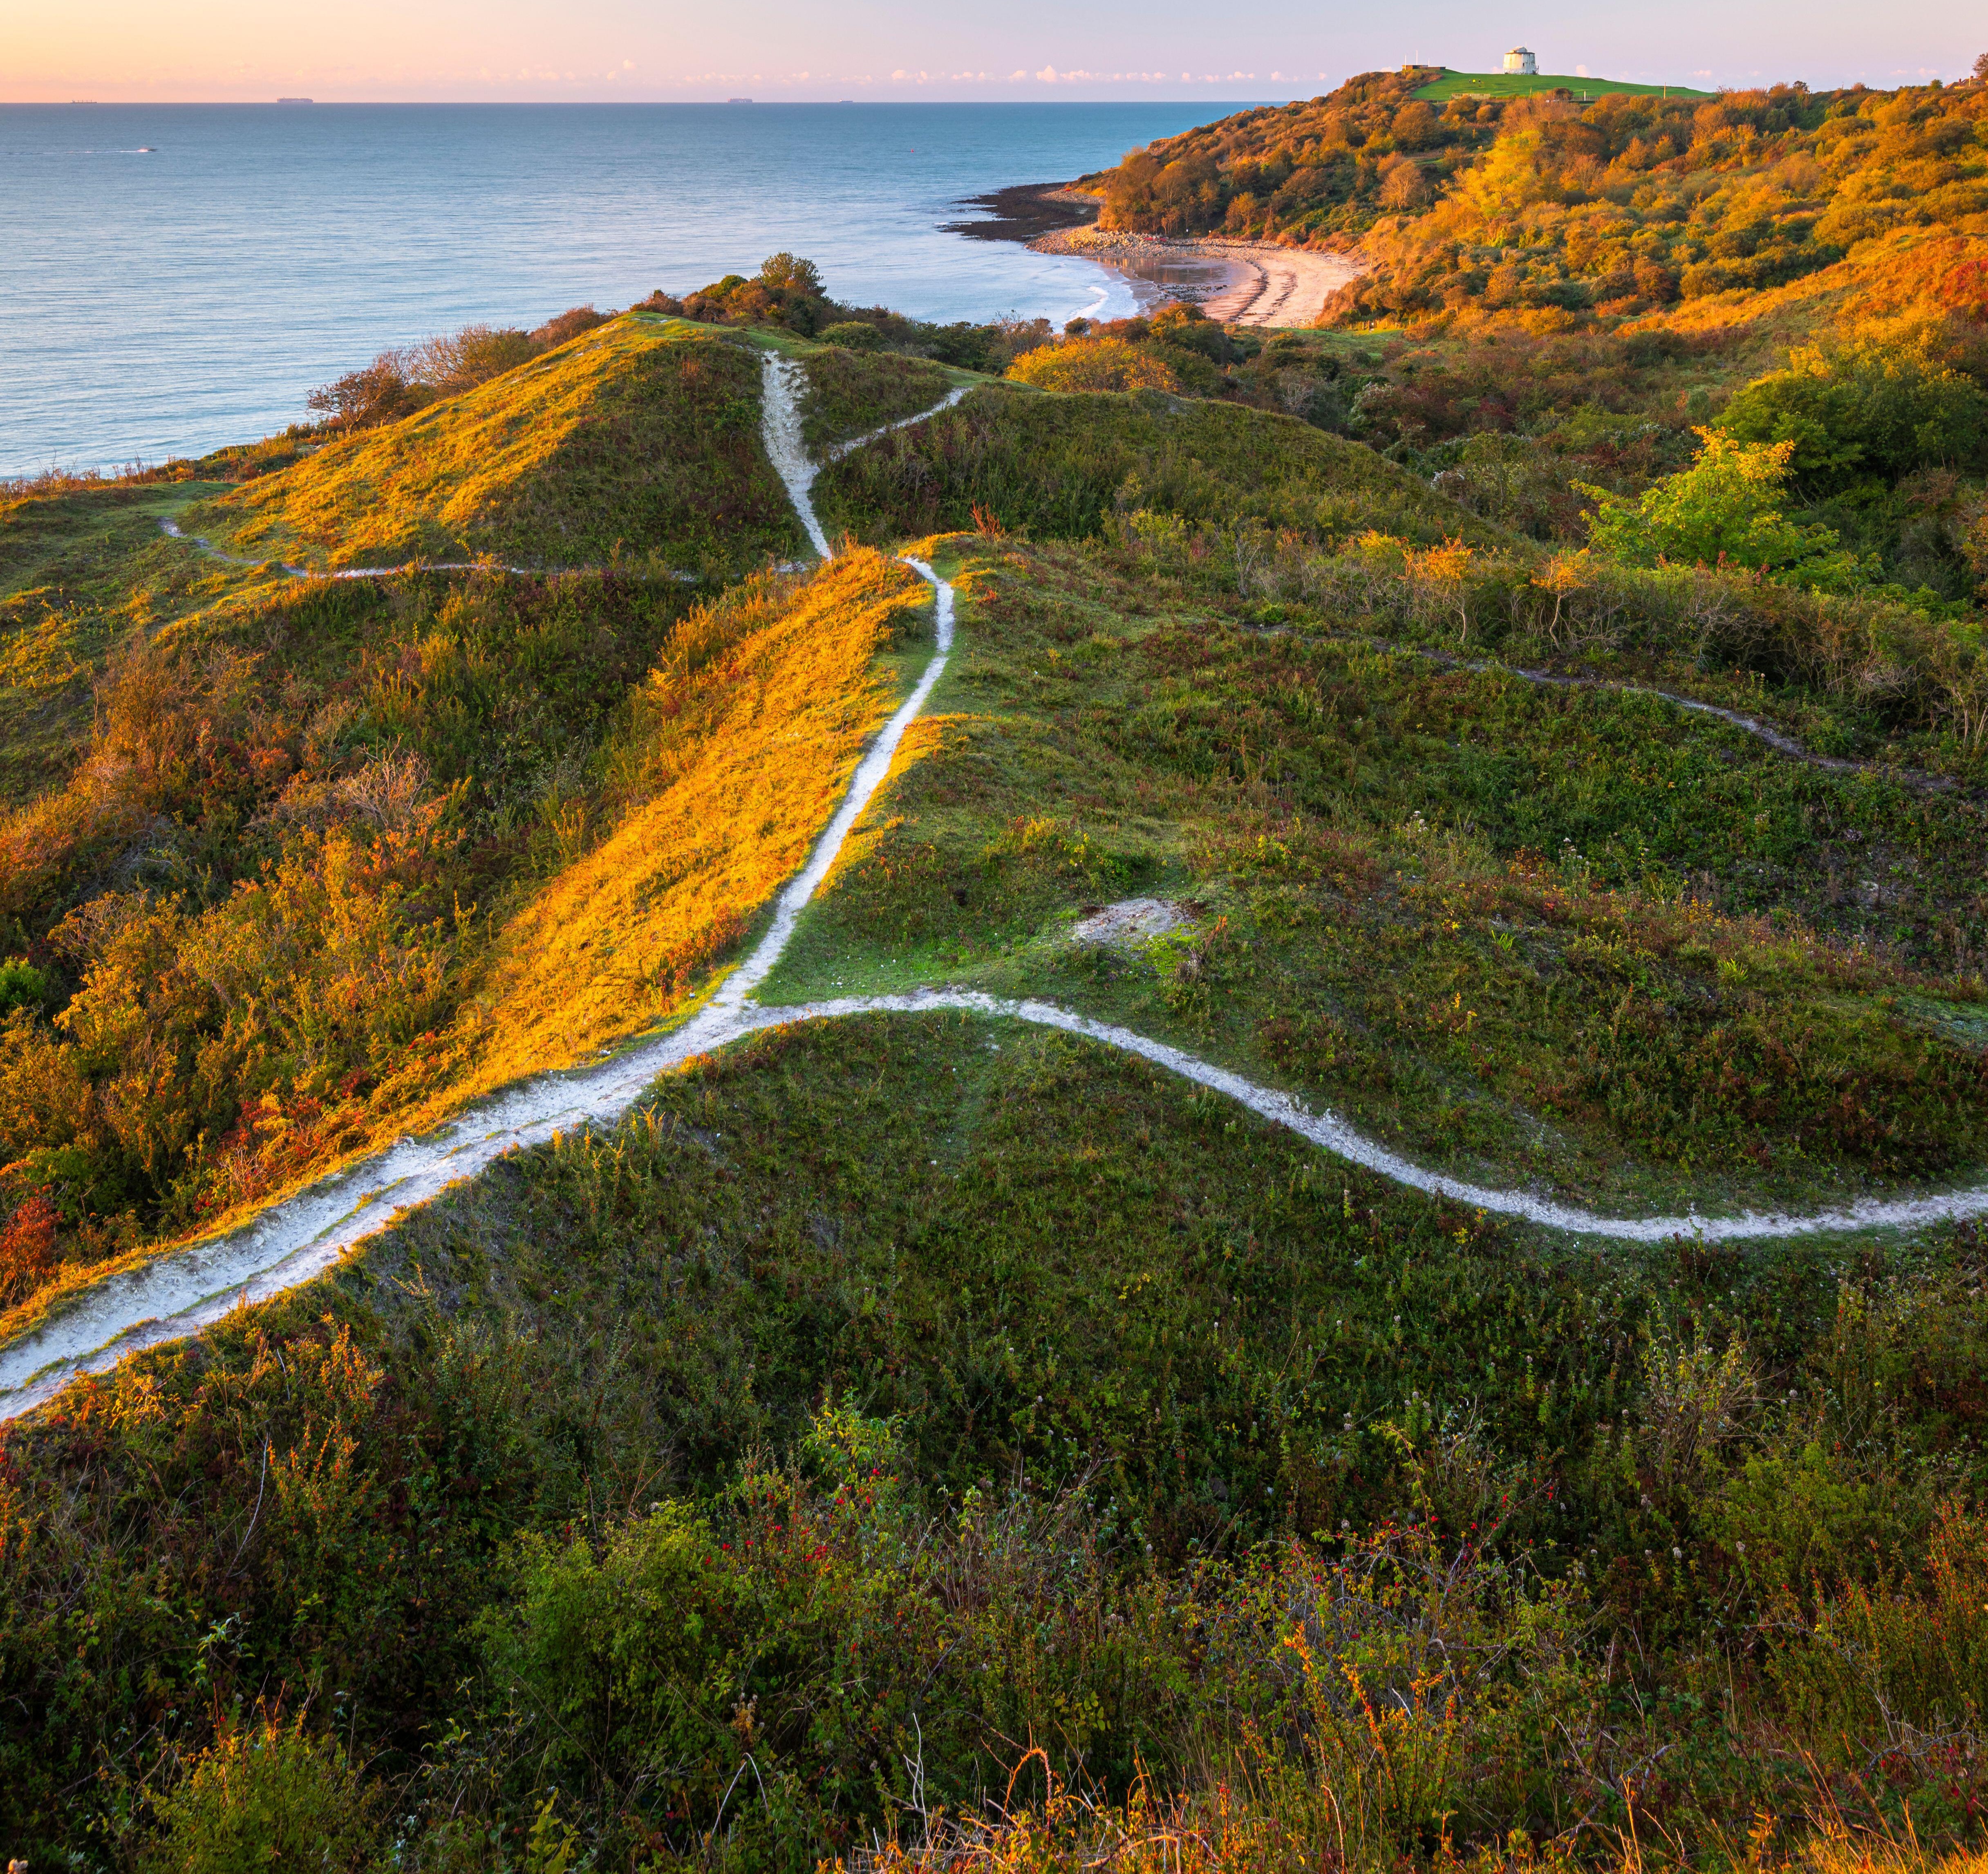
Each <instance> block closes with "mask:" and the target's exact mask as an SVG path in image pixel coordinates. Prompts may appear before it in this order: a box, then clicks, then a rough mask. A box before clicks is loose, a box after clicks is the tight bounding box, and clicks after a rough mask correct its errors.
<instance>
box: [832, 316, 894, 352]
mask: <svg viewBox="0 0 1988 1874" xmlns="http://www.w3.org/2000/svg"><path fill="white" fill-rule="evenodd" d="M815 337H817V338H818V339H820V340H821V342H822V343H823V344H824V345H840V347H842V349H843V350H844V351H881V350H883V349H884V334H883V333H882V332H881V330H878V329H877V327H876V326H873V325H871V324H869V323H867V322H866V321H865V320H860V319H843V320H837V322H836V323H834V324H833V325H832V326H823V327H822V329H821V330H820V331H819V332H817V333H816V334H815Z"/></svg>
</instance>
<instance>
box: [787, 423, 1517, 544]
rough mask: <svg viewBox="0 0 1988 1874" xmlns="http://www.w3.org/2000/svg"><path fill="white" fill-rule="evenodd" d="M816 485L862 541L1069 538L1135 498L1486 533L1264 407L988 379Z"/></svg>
mask: <svg viewBox="0 0 1988 1874" xmlns="http://www.w3.org/2000/svg"><path fill="white" fill-rule="evenodd" d="M816 502H817V504H818V506H820V509H821V513H822V517H823V520H824V522H825V523H827V524H828V525H829V526H830V527H831V528H836V527H849V528H851V529H854V530H855V531H856V532H857V533H858V534H859V536H860V537H862V538H864V539H866V540H873V539H883V538H888V537H891V536H901V535H904V534H910V535H921V534H925V533H943V532H947V531H950V530H952V529H958V528H967V527H972V526H975V525H976V524H978V518H984V519H986V520H987V521H989V522H991V523H995V524H997V525H999V526H1004V527H1009V528H1026V529H1031V530H1032V531H1033V532H1034V533H1037V534H1040V535H1043V536H1054V537H1058V538H1063V539H1072V538H1081V537H1084V536H1087V535H1094V534H1096V533H1098V532H1100V530H1101V529H1103V528H1104V526H1105V525H1106V524H1107V521H1108V520H1109V519H1110V518H1111V516H1113V515H1114V513H1115V512H1118V511H1121V510H1123V509H1131V508H1140V507H1147V506H1151V507H1154V508H1158V509H1165V510H1166V511H1167V512H1171V513H1173V514H1176V515H1178V516H1181V517H1182V519H1184V520H1186V521H1188V522H1201V521H1205V522H1209V523H1212V524H1215V525H1221V524H1224V523H1227V524H1231V525H1232V524H1235V523H1242V522H1253V523H1256V524H1257V525H1259V526H1270V527H1273V528H1278V527H1283V528H1297V529H1304V530H1306V531H1307V533H1317V534H1320V535H1323V536H1326V537H1328V538H1334V537H1344V536H1346V535H1347V534H1349V533H1354V532H1357V531H1359V530H1361V529H1365V528H1368V527H1371V526H1388V527H1393V528H1397V529H1400V530H1401V532H1403V533H1407V534H1409V535H1411V536H1413V537H1415V538H1417V539H1420V540H1429V541H1434V540H1439V539H1441V538H1442V536H1444V535H1445V533H1455V534H1459V535H1461V536H1463V537H1466V538H1469V539H1472V540H1485V539H1487V538H1489V537H1490V535H1489V529H1486V528H1485V527H1483V526H1482V525H1481V523H1478V522H1476V521H1475V520H1474V519H1472V517H1471V516H1469V515H1468V514H1466V513H1464V512H1462V511H1461V510H1460V509H1457V508H1456V507H1455V506H1453V505H1452V504H1451V503H1450V502H1449V501H1448V500H1446V499H1444V498H1443V497H1442V496H1439V495H1436V494H1433V493H1432V492H1430V491H1429V490H1428V489H1427V488H1425V487H1424V486H1422V485H1419V484H1418V482H1415V481H1414V480H1413V479H1411V478H1410V477H1408V476H1407V475H1403V474H1401V472H1400V471H1399V470H1398V469H1394V468H1393V467H1392V466H1391V465H1389V464H1388V463H1385V462H1380V461H1378V460H1377V459H1376V458H1375V457H1374V455H1372V454H1371V452H1368V451H1366V450H1364V449H1360V448H1355V447H1354V446H1352V445H1350V444H1347V443H1345V442H1343V441H1340V440H1339V439H1338V438H1336V437H1332V436H1328V435H1324V434H1323V433H1322V432H1321V431H1318V430H1316V429H1313V428H1309V427H1307V426H1306V425H1302V424H1298V423H1294V422H1292V421H1289V420H1288V419H1283V418H1278V417H1276V416H1273V415H1270V414H1267V413H1263V412H1258V411H1249V410H1241V409H1235V408H1225V407H1223V406H1222V405H1221V404H1212V403H1206V402H1202V401H1183V400H1182V399H1181V398H1179V397H1174V396H1170V395H1168V394H1165V393H1164V392H1160V391H1145V392H1141V393H1138V394H1132V395H1120V394H1110V393H1097V392H1092V393H1080V394H1072V395H1068V396H1057V397H1042V396H1036V395H1031V394H1029V393H1027V392H1026V391H1014V390H1007V389H1002V388H997V387H992V386H989V387H986V388H985V389H982V390H977V391H975V392H974V393H973V394H972V395H971V396H970V397H968V398H967V399H966V401H965V402H964V403H963V404H960V405H959V406H958V408H955V409H953V410H950V411H946V412H945V414H942V415H940V416H938V417H935V418H933V419H932V420H931V421H930V422H928V423H922V424H920V425H918V427H917V428H915V429H912V430H906V431H900V432H899V433H898V434H896V435H891V436H887V437H884V438H882V439H881V440H880V441H877V442H876V443H874V444H873V445H871V446H870V447H869V448H866V449H864V450H862V451H860V452H858V453H857V454H856V455H850V456H848V457H847V458H844V460H842V461H840V462H837V463H835V464H833V465H831V466H830V468H828V469H827V470H825V471H824V472H823V475H822V476H821V478H820V480H819V481H818V482H816ZM977 517H978V518H977Z"/></svg>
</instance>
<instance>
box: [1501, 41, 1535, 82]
mask: <svg viewBox="0 0 1988 1874" xmlns="http://www.w3.org/2000/svg"><path fill="white" fill-rule="evenodd" d="M1505 69H1506V71H1508V72H1519V73H1523V75H1524V76H1526V77H1528V78H1530V77H1531V76H1533V73H1535V72H1537V70H1538V69H1540V68H1539V65H1538V63H1537V60H1535V59H1534V58H1533V55H1532V54H1531V53H1530V52H1528V51H1526V49H1525V47H1524V46H1513V48H1512V49H1511V50H1510V52H1507V53H1506V55H1505Z"/></svg>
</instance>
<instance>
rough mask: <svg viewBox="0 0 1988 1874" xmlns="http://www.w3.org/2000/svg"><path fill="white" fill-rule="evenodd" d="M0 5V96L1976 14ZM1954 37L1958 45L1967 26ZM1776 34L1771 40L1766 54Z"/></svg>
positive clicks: (1748, 62) (1663, 63)
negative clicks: (0, 16) (3, 14)
mask: <svg viewBox="0 0 1988 1874" xmlns="http://www.w3.org/2000/svg"><path fill="white" fill-rule="evenodd" d="M8 12H9V13H10V14H11V15H12V16H11V18H9V19H5V20H0V101H5V102H7V103H67V102H69V101H71V100H89V101H92V102H99V103H113V102H168V101H170V102H189V103H192V102H199V103H208V102H211V103H230V102H267V101H269V100H272V99H273V98H276V97H278V96H309V97H312V98H314V99H316V100H318V101H320V102H321V103H332V102H341V101H351V102H360V101H363V102H378V103H385V102H395V101H424V102H435V103H445V102H478V103H502V102H540V101H554V100H558V101H580V100H628V101H660V102H684V103H688V102H697V101H702V100H712V99H722V98H724V97H725V96H731V95H738V94H742V93H743V94H747V95H750V96H754V97H755V98H757V99H760V100H762V101H766V102H773V101H780V100H793V101H803V100H837V99H840V98H844V97H850V98H856V99H859V100H863V101H865V102H877V101H884V100H892V99H899V100H917V101H921V102H925V101H930V102H938V101H941V100H969V99H979V100H987V101H993V100H1013V99H1034V100H1053V99H1066V100H1080V99H1088V100H1100V99H1124V100H1128V101H1130V100H1150V99H1161V98H1165V99H1192V98H1195V97H1202V96H1205V97H1207V98H1209V99H1210V100H1230V99H1234V98H1236V97H1263V98H1270V97H1301V96H1312V95H1313V94H1314V93H1317V92H1320V91H1324V90H1329V89H1330V88H1331V86H1334V85H1336V84H1338V83H1341V81H1342V80H1344V79H1346V78H1347V77H1349V76H1351V75H1352V74H1353V73H1356V72H1360V71H1369V70H1372V69H1376V68H1377V67H1384V66H1394V65H1398V64H1399V63H1401V61H1402V60H1403V59H1420V60H1426V61H1428V63H1445V64H1449V65H1451V66H1456V67H1458V68H1459V69H1464V70H1486V69H1496V65H1497V63H1498V59H1499V55H1500V53H1502V52H1503V50H1504V49H1505V48H1506V46H1510V45H1513V44H1516V43H1520V42H1523V43H1524V44H1526V45H1527V46H1530V47H1531V48H1532V49H1533V50H1534V52H1536V53H1537V55H1538V56H1539V60H1540V69H1541V70H1542V71H1545V72H1554V73H1567V74H1569V75H1577V76H1589V75H1597V76H1601V75H1605V76H1610V77H1614V78H1621V79H1635V80H1638V81H1643V82H1648V83H1672V84H1682V85H1693V86H1703V87H1710V86H1716V85H1721V84H1725V85H1740V86H1743V85H1748V84H1755V83H1773V82H1775V81H1777V80H1793V79H1805V80H1806V81H1807V83H1810V85H1812V86H1817V87H1818V88H1821V87H1822V86H1832V85H1841V84H1850V83H1858V82H1861V83H1867V84H1871V85H1874V86H1893V85H1898V84H1906V83H1924V82H1925V81H1926V80H1928V79H1932V78H1936V77H1938V78H1942V79H1954V78H1958V77H1960V76H1964V75H1965V73H1966V71H1967V70H1968V69H1969V67H1970V66H1972V64H1973V59H1974V57H1975V55H1976V53H1977V52H1980V51H1982V50H1983V49H1988V25H1983V24H1981V23H1980V22H1979V21H1978V20H1977V19H1976V17H1975V16H1974V15H1973V14H1972V13H1971V12H1970V13H1963V11H1962V9H1961V8H1960V7H1959V5H1956V4H1953V3H1952V0H1903V3H1902V5H1899V6H1898V7H1896V8H1893V9H1892V10H1891V11H1890V12H1889V13H1888V15H1887V17H1886V19H1885V22H1884V25H1883V28H1882V30H1881V32H1880V31H1879V30H1878V29H1877V28H1876V27H1875V25H1874V24H1873V22H1872V19H1871V15H1870V14H1869V12H1868V9H1861V8H1860V9H1856V10H1852V9H1851V8H1849V7H1848V6H1845V5H1842V4H1841V0H1820V3H1819V4H1804V5H1801V6H1800V7H1799V8H1797V5H1796V4H1795V3H1794V0H1767V3H1766V4H1763V5H1759V6H1756V7H1755V8H1751V9H1750V10H1749V11H1748V12H1746V14H1745V15H1735V14H1734V13H1733V12H1732V11H1731V9H1729V8H1724V9H1718V10H1715V8H1714V7H1713V6H1712V5H1711V4H1709V0H1681V4H1679V5H1675V6H1673V7H1670V8H1665V9H1663V10H1662V15H1661V17H1658V16H1657V15H1655V14H1654V13H1653V12H1652V11H1651V10H1649V9H1643V10H1640V11H1638V10H1634V9H1631V8H1626V7H1625V8H1619V9H1618V8H1611V9H1607V10H1604V9H1601V8H1594V7H1591V6H1590V7H1582V8H1577V7H1575V6H1574V5H1570V4H1568V3H1567V0H1546V3H1545V4H1543V5H1522V6H1515V5H1500V6H1499V7H1496V8H1483V7H1482V6H1481V5H1465V4H1464V3H1463V0H1408V3H1407V4H1405V5H1401V6H1400V7H1398V8H1391V9H1389V10H1388V13H1387V14H1386V15H1385V16H1384V17H1377V15H1376V13H1375V12H1374V11H1373V10H1371V9H1364V8H1352V7H1347V6H1341V7H1337V8H1329V9H1327V8H1312V7H1310V6H1303V5H1297V4H1296V3H1295V0H1259V4H1258V5H1255V6H1253V7H1252V8H1249V11H1248V12H1247V14H1246V15H1237V14H1234V13H1231V14H1229V15H1226V16H1224V17H1221V18H1219V19H1211V18H1210V16H1209V10H1208V9H1207V8H1205V6H1203V5H1187V4H1185V3H1184V0H1144V3H1143V4H1135V3H1134V0H1094V4H1090V5H1085V6H1084V7H1082V8H1071V7H1070V6H1069V5H1067V4H1063V3H1061V0H1011V3H1010V4H1009V5H1006V6H1005V7H1003V8H1001V9H999V12H998V14H996V15H994V16H992V17H990V16H989V15H988V14H987V13H986V12H984V11H982V10H980V9H974V8H965V7H960V6H955V7H952V8H947V7H945V6H943V5H940V6H932V5H917V4H913V0H869V3H868V4H866V5H862V6H860V7H858V6H854V5H837V6H836V7H833V8H830V7H826V6H823V5H820V4H818V3H816V4H809V3H807V0H736V3H735V5H732V6H731V7H729V8H725V9H724V10H723V11H722V14H721V13H720V12H718V10H716V9H710V8H705V9H702V10H698V11H694V10H693V9H691V8H688V7H687V6H685V5H682V4H681V0H677V3H676V4H673V5H668V6H666V7H664V8H653V7H645V6H644V5H641V4H638V0H563V4H561V5H558V6H556V7H555V6H553V5H549V4H547V3H546V0H487V3H486V4H481V5H478V4H472V0H398V3H397V4H388V3H387V0H346V3H343V4H339V5H334V6H332V7H327V8H314V9H311V10H310V11H309V12H306V11H304V10H302V9H296V8H292V9H279V8H270V7H269V6H268V5H266V4H265V3H262V0H65V4H64V5H62V6H60V7H55V6H49V5H40V6H30V5H16V6H15V7H14V8H10V9H8ZM1977 41H1978V42H1979V43H1976V42H1977ZM1788 48H1797V50H1795V51H1793V52H1790V50H1788Z"/></svg>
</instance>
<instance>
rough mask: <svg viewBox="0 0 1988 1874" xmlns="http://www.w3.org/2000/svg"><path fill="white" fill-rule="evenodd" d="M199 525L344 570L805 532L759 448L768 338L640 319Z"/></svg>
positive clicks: (438, 408)
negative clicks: (745, 341) (743, 342)
mask: <svg viewBox="0 0 1988 1874" xmlns="http://www.w3.org/2000/svg"><path fill="white" fill-rule="evenodd" d="M185 524H186V525H187V526H188V529H189V530H198V531H199V532H201V533H206V534H208V535H209V536H211V538H212V540H214V543H215V545H216V546H219V547H221V548H222V549H224V550H226V551H228V552H229V553H238V554H242V555H248V556H259V557H266V558H275V559H282V560H293V561H297V562H301V563H311V564H315V565H317V566H320V567H331V568H336V567H351V566H380V565H386V566H393V565H398V564H400V563H402V562H403V561H405V560H414V559H424V560H465V559H474V558H477V557H479V556H493V557H495V558H496V559H498V560H504V561H507V562H522V563H524V564H525V565H526V566H527V567H530V568H532V570H546V571H556V570H559V569H560V568H561V567H571V566H583V565H590V564H595V563H599V562H600V561H603V560H609V559H612V558H614V557H616V556H619V557H620V558H622V559H624V560H628V561H630V562H631V563H650V564H654V565H658V566H661V567H664V568H665V569H674V570H691V571H696V570H699V569H700V568H701V567H703V566H705V563H707V562H708V563H710V564H711V565H712V566H713V567H718V566H732V565H736V564H739V563H742V562H743V563H751V561H752V560H753V559H754V558H755V557H756V556H763V555H765V554H766V553H773V554H776V555H778V556H782V557H789V556H792V555H793V553H796V552H798V551H799V550H800V546H801V536H800V534H799V533H798V532H797V531H796V528H795V525H794V521H793V514H792V512H790V510H789V508H788V506H787V505H786V496H785V495H784V494H783V492H782V490H781V488H780V484H779V478H778V476H777V475H775V474H774V472H773V469H772V467H771V465H769V463H768V462H766V458H765V456H764V455H763V453H762V451H761V449H760V447H759V359H758V355H757V353H756V352H755V351H754V350H752V348H751V347H742V346H740V345H738V344H736V343H728V342H726V341H725V340H723V339H722V338H721V337H718V335H716V334H715V333H712V331H711V330H708V328H704V327H699V326H692V325H688V324H686V323H683V322H681V321H677V322H667V321H662V320H649V319H647V318H645V317H642V316H624V318H621V319H619V320H614V321H613V322H611V323H609V324H607V325H605V326H599V327H597V328H596V329H595V330H593V331H590V332H587V333H583V334H582V335H581V336H580V337H578V338H576V339H573V340H569V341H568V342H567V343H566V344H564V345H563V346H561V347H559V348H558V349H557V350H554V351H553V352H550V353H547V354H546V356H544V357H539V358H536V359H534V360H532V361H531V362H530V363H529V364H524V365H522V366H520V367H518V368H517V369H516V370H512V371H509V372H507V373H505V374H504V375H502V376H501V377H497V378H495V379H493V380H492V381H490V382H489V383H487V384H481V385H479V386H478V387H476V388H475V389H474V390H472V391H468V392H465V393H464V394H462V395H460V396H458V397H451V398H447V399H445V400H444V401H441V402H439V403H435V404H430V405H428V407H427V408H425V409H423V410H421V411H417V412H416V413H415V414H414V415H412V416H409V417H405V418H401V420H400V421H397V422H394V423H391V424H389V425H386V426H384V428H377V429H372V430H368V431H363V433H361V434H360V435H356V436H353V437H352V438H350V439H348V440H343V441H333V442H330V443H329V444H327V445H326V446H325V447H324V448H322V449H321V450H320V451H319V452H317V453H316V454H315V455H311V456H309V458H306V460H304V461H303V462H299V463H298V464H297V465H296V466H295V467H293V468H291V469H286V470H284V471H282V472H279V473H278V474H276V475H270V476H267V477H265V478H263V479H259V480H257V481H255V482H249V483H248V484H247V485H245V486H244V487H242V489H239V490H238V491H236V492H234V493H232V494H230V495H228V496H225V497H224V498H222V499H221V500H219V501H218V502H214V503H213V504H211V506H206V507H197V508H195V509H192V510H191V511H190V512H189V513H188V517H187V519H186V523H185Z"/></svg>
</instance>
